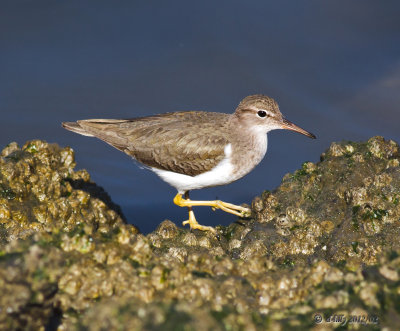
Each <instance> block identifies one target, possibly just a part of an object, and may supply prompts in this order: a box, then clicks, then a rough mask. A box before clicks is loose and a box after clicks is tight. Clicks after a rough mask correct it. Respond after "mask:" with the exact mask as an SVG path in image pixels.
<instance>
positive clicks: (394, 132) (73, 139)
mask: <svg viewBox="0 0 400 331" xmlns="http://www.w3.org/2000/svg"><path fill="white" fill-rule="evenodd" d="M399 12H400V4H399V2H398V1H379V2H378V1H373V0H370V1H367V0H363V1H352V2H344V1H324V2H321V1H307V2H299V1H295V0H293V1H282V2H279V3H278V2H276V1H275V2H272V1H253V2H251V4H250V3H246V4H244V2H243V1H220V2H215V1H201V2H196V3H195V2H187V1H173V2H162V1H148V2H139V1H118V2H110V1H92V2H85V3H82V2H79V1H63V2H61V1H58V2H54V1H44V0H37V1H2V2H1V3H0V45H1V46H0V47H1V48H0V68H1V75H0V112H1V124H0V127H1V130H0V145H2V146H5V145H6V144H7V143H9V142H11V141H17V142H18V143H19V144H23V143H24V142H25V141H26V140H29V139H36V138H39V139H45V140H47V141H49V142H57V143H59V144H60V145H62V146H67V145H68V146H71V147H73V149H74V150H75V152H76V160H77V168H86V169H87V170H88V171H89V172H90V173H91V175H92V178H93V180H94V181H96V182H97V183H98V184H99V185H101V186H103V187H104V188H105V189H106V190H107V191H108V192H109V194H110V195H111V197H112V199H113V200H114V201H115V202H116V203H118V204H119V205H121V207H122V209H123V212H124V214H125V215H126V217H127V218H128V220H129V222H131V223H134V224H137V225H139V227H140V228H141V230H142V231H144V232H149V231H152V230H153V229H154V228H155V227H156V226H157V225H158V224H159V223H160V222H161V221H162V220H164V219H166V218H168V219H171V220H173V221H174V222H176V223H179V224H180V222H181V221H183V220H184V219H186V216H187V212H186V210H185V209H183V208H179V207H176V206H175V205H173V203H172V198H173V196H174V195H175V193H176V192H175V190H174V189H173V188H171V187H169V186H168V185H167V184H165V183H164V182H162V181H161V180H160V179H158V178H157V177H156V176H155V175H154V174H152V173H150V172H148V171H146V170H142V169H140V168H139V167H137V166H136V165H135V164H133V163H132V162H131V161H130V159H129V157H128V156H126V155H124V154H123V153H121V152H119V151H117V150H115V149H113V148H112V147H110V146H108V145H106V144H104V143H102V142H101V141H98V140H96V139H91V138H87V137H83V136H79V135H76V134H73V133H70V132H68V131H65V130H63V129H62V128H61V127H60V123H61V122H62V121H74V120H77V119H84V118H129V117H135V116H145V115H151V114H156V113H161V112H167V111H175V110H209V111H220V112H227V113H230V112H233V110H234V109H235V107H236V105H237V103H238V102H239V101H240V100H241V99H242V98H243V97H245V96H246V95H249V94H254V93H264V94H267V95H270V96H272V97H274V98H275V99H276V100H277V101H278V102H279V104H280V108H281V110H282V113H283V114H284V115H285V116H286V117H287V118H288V119H289V120H291V121H293V122H294V123H296V124H298V125H299V126H301V127H304V128H305V129H306V130H309V131H311V132H313V133H315V134H316V135H317V136H318V139H317V140H311V139H308V138H307V137H304V136H301V135H299V134H295V133H292V132H286V131H281V130H280V131H274V132H272V133H270V134H269V136H268V138H269V148H268V152H267V156H266V158H265V159H264V161H263V162H262V163H261V164H260V165H259V166H258V167H257V168H256V169H255V170H254V171H253V172H252V173H251V174H249V175H247V176H246V177H244V178H243V179H241V180H239V181H237V182H235V183H233V184H230V185H227V186H223V187H218V188H209V189H204V190H201V191H194V192H193V193H192V198H194V199H214V198H216V197H218V198H220V199H223V200H226V201H229V202H233V203H242V202H247V203H249V202H250V201H251V200H252V198H253V197H254V196H255V195H258V194H260V193H261V192H262V191H263V190H265V189H270V190H271V189H273V188H275V187H276V186H277V185H279V183H280V180H281V178H282V176H283V175H284V174H285V173H287V172H292V171H294V170H295V169H297V168H298V167H300V166H301V164H302V163H303V162H304V161H314V162H316V161H318V160H319V155H320V153H322V152H323V151H324V150H325V149H326V148H328V146H329V144H330V143H331V142H332V141H340V140H344V139H345V140H356V141H359V140H365V139H368V138H369V137H371V136H373V135H382V136H384V137H385V138H390V139H394V140H396V141H400V131H399V129H398V127H399V122H400V110H399V104H400V93H399V91H400V20H399V19H398V17H399ZM196 215H197V218H198V219H199V220H200V221H201V223H203V224H206V225H215V224H219V223H222V224H229V223H230V222H232V221H234V219H235V217H234V216H233V215H227V214H224V213H223V212H220V211H216V212H212V211H211V210H210V209H209V208H206V207H203V208H202V207H199V208H196Z"/></svg>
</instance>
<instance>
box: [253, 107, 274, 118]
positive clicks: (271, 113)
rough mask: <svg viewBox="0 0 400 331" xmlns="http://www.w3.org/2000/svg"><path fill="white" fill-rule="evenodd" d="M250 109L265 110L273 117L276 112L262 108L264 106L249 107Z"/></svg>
mask: <svg viewBox="0 0 400 331" xmlns="http://www.w3.org/2000/svg"><path fill="white" fill-rule="evenodd" d="M248 109H251V110H254V111H260V110H261V111H265V112H266V113H267V115H268V116H271V117H274V116H275V115H276V114H275V113H273V112H272V111H270V110H267V109H262V108H257V107H254V106H253V107H249V108H248Z"/></svg>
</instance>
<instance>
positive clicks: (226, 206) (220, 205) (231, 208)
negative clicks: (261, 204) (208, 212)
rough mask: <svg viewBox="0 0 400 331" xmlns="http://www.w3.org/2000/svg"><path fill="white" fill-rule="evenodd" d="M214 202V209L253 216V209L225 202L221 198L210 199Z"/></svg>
mask: <svg viewBox="0 0 400 331" xmlns="http://www.w3.org/2000/svg"><path fill="white" fill-rule="evenodd" d="M210 202H213V203H214V205H212V206H211V208H212V209H213V210H215V209H221V210H223V211H225V212H227V213H230V214H234V215H237V216H239V217H250V216H251V209H249V208H246V207H242V206H237V205H234V204H232V203H228V202H224V201H221V200H215V201H210Z"/></svg>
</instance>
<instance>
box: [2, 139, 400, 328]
mask: <svg viewBox="0 0 400 331" xmlns="http://www.w3.org/2000/svg"><path fill="white" fill-rule="evenodd" d="M1 155H2V158H1V159H0V293H2V296H1V299H0V301H1V305H0V329H7V330H17V329H47V330H55V329H57V328H58V329H59V330H81V329H88V330H104V329H107V330H108V329H110V330H113V329H127V330H143V329H146V330H148V329H163V330H176V329H195V330H197V329H199V330H203V329H204V330H207V329H212V330H241V329H246V330H266V329H270V330H279V329H281V330H284V329H310V328H326V329H331V328H332V327H337V326H339V325H340V323H342V324H343V323H345V324H346V323H347V324H348V325H349V326H350V323H352V325H353V326H354V328H359V327H360V325H361V323H363V324H365V325H363V327H366V328H370V329H377V328H384V327H386V328H387V329H396V326H397V325H398V322H399V318H400V316H399V311H398V302H399V300H400V292H399V289H398V288H399V286H398V280H399V272H400V262H399V261H400V247H399V240H398V238H399V234H400V233H399V229H400V224H399V220H400V206H399V200H400V167H399V164H400V162H399V160H400V158H399V148H398V145H397V144H396V143H395V142H393V141H385V140H384V139H383V138H381V137H373V138H371V139H370V140H369V141H367V142H363V143H353V142H342V143H334V144H332V146H331V147H330V148H329V149H328V150H327V151H326V152H325V153H324V154H323V155H322V157H321V162H319V163H317V164H314V163H311V162H306V163H305V164H304V165H303V167H302V168H301V169H300V170H297V171H296V172H295V173H293V174H288V175H286V176H285V177H284V179H283V181H282V184H281V185H280V186H279V187H278V188H277V189H276V190H275V191H273V192H269V191H266V192H264V193H263V194H262V195H261V196H260V197H256V198H255V199H254V201H253V203H252V206H253V216H254V217H253V219H251V220H239V222H238V223H233V224H231V225H230V226H228V227H222V226H219V227H217V232H218V236H214V235H213V234H211V233H208V232H201V231H197V230H196V231H193V232H189V231H188V230H187V229H183V228H179V227H177V226H176V225H175V224H174V223H172V222H171V221H164V222H163V223H161V224H160V225H159V227H158V228H157V229H156V230H155V231H154V232H153V233H150V234H148V235H147V236H144V235H142V234H139V232H138V230H137V228H136V227H134V226H132V225H128V224H126V223H125V221H124V218H123V216H122V214H121V212H120V209H119V207H118V206H116V205H115V204H113V203H112V202H111V200H110V198H109V197H108V196H107V194H106V193H105V192H104V191H103V190H102V189H101V188H99V187H98V186H97V185H96V184H94V183H92V182H90V176H89V175H88V173H87V172H86V171H84V170H81V171H74V170H73V168H74V165H75V163H74V157H73V152H72V150H71V149H70V148H64V149H62V148H60V147H58V146H57V145H51V144H47V143H45V142H43V141H31V142H28V143H27V144H25V145H24V146H23V147H22V148H19V147H18V146H17V145H16V144H15V143H12V144H10V145H9V146H7V147H6V148H5V149H4V150H3V152H2V154H1ZM318 314H319V315H318ZM319 318H321V320H319ZM357 325H358V326H357Z"/></svg>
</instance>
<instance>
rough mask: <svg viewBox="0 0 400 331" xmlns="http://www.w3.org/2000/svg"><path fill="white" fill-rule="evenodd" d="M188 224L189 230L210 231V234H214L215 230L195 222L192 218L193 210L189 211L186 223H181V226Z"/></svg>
mask: <svg viewBox="0 0 400 331" xmlns="http://www.w3.org/2000/svg"><path fill="white" fill-rule="evenodd" d="M186 224H189V226H190V230H194V229H197V230H201V231H211V232H212V233H216V230H215V229H214V228H213V227H211V226H205V225H201V224H199V223H198V222H197V220H196V218H195V217H194V213H193V210H189V219H188V220H187V221H184V222H182V225H186Z"/></svg>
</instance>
